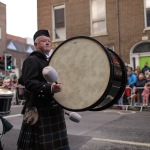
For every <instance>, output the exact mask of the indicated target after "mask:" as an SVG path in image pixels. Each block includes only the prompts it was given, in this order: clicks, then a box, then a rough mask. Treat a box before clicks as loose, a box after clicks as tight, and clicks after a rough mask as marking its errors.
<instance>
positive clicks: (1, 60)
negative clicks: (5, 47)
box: [0, 57, 5, 70]
mask: <svg viewBox="0 0 150 150" xmlns="http://www.w3.org/2000/svg"><path fill="white" fill-rule="evenodd" d="M0 69H1V70H4V69H5V58H4V57H0Z"/></svg>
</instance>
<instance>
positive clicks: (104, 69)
mask: <svg viewBox="0 0 150 150" xmlns="http://www.w3.org/2000/svg"><path fill="white" fill-rule="evenodd" d="M49 65H50V66H52V67H53V68H55V70H56V71H57V73H58V76H59V77H58V82H61V83H62V84H63V90H62V92H59V93H56V94H55V95H54V99H55V101H56V102H57V103H58V104H59V105H61V106H62V107H63V108H64V109H67V110H70V111H85V110H92V111H100V110H103V109H107V108H109V107H111V106H112V105H113V104H114V103H115V102H117V101H118V99H119V98H120V96H121V95H122V93H123V91H124V89H125V86H126V82H127V75H126V69H125V66H124V64H123V62H122V61H121V59H120V58H119V56H118V55H117V54H115V53H114V52H113V51H111V50H110V49H108V48H105V47H104V46H103V45H102V44H101V43H100V42H98V41H97V40H95V39H93V38H90V37H86V36H78V37H73V38H70V39H68V40H66V41H64V42H63V43H61V44H60V45H59V46H58V47H57V48H56V49H55V51H54V53H53V54H52V55H51V58H50V62H49Z"/></svg>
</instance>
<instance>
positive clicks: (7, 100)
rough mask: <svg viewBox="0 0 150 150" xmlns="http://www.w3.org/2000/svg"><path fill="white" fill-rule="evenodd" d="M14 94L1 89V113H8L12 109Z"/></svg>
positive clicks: (3, 114) (2, 114)
mask: <svg viewBox="0 0 150 150" xmlns="http://www.w3.org/2000/svg"><path fill="white" fill-rule="evenodd" d="M12 98H13V94H12V92H11V91H9V90H0V115H1V116H5V115H8V114H9V113H10V112H11V110H10V108H11V101H12Z"/></svg>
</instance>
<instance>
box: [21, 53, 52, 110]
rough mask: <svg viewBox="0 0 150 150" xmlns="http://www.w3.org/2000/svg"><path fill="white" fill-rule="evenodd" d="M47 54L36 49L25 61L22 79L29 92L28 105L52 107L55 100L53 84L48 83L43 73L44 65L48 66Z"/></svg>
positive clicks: (26, 105)
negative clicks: (52, 91) (52, 89)
mask: <svg viewBox="0 0 150 150" xmlns="http://www.w3.org/2000/svg"><path fill="white" fill-rule="evenodd" d="M48 64H49V63H48V61H47V60H46V56H45V55H44V54H43V53H42V52H39V51H35V52H33V53H31V54H30V56H29V57H28V58H27V59H26V60H25V61H24V63H23V68H22V79H23V83H24V86H25V88H26V90H27V91H28V92H29V94H28V97H27V101H26V104H25V108H26V107H37V108H42V107H50V105H51V102H52V100H53V94H52V93H51V84H48V83H47V82H46V80H45V79H44V77H43V75H42V70H43V68H44V67H46V66H48Z"/></svg>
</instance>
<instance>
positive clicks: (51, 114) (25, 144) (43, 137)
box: [17, 106, 69, 150]
mask: <svg viewBox="0 0 150 150" xmlns="http://www.w3.org/2000/svg"><path fill="white" fill-rule="evenodd" d="M38 112H39V120H38V122H37V123H36V124H35V125H28V124H25V123H24V122H23V123H22V127H21V130H20V135H19V138H18V142H17V145H18V150H69V143H68V136H67V130H66V124H65V118H64V111H63V109H62V108H61V107H60V106H57V107H53V108H39V109H38Z"/></svg>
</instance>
